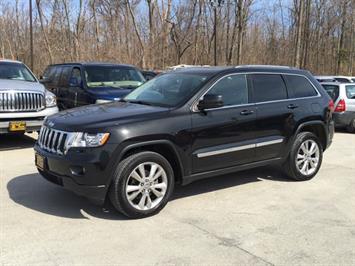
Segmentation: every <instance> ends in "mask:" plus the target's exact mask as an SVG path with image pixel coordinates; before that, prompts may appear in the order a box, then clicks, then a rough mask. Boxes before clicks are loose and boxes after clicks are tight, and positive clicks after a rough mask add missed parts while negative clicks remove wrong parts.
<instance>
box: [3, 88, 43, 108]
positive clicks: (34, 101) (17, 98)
mask: <svg viewBox="0 0 355 266" xmlns="http://www.w3.org/2000/svg"><path fill="white" fill-rule="evenodd" d="M44 103H45V101H44V95H43V94H41V93H37V92H18V91H6V92H0V112H23V111H29V112H36V111H40V110H43V109H44V108H45V104H44Z"/></svg>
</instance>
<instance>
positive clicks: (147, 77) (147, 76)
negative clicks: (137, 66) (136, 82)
mask: <svg viewBox="0 0 355 266" xmlns="http://www.w3.org/2000/svg"><path fill="white" fill-rule="evenodd" d="M141 72H142V75H143V77H144V78H145V80H151V79H153V78H155V77H156V76H157V75H158V74H159V73H157V72H155V71H151V70H142V71H141Z"/></svg>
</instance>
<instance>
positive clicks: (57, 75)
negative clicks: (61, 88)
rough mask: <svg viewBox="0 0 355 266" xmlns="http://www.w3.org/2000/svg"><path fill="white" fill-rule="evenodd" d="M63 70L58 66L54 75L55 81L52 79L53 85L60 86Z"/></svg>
mask: <svg viewBox="0 0 355 266" xmlns="http://www.w3.org/2000/svg"><path fill="white" fill-rule="evenodd" d="M62 69H63V67H60V66H56V67H55V72H54V75H53V79H51V82H52V83H54V84H58V83H59V78H60V75H61V74H62Z"/></svg>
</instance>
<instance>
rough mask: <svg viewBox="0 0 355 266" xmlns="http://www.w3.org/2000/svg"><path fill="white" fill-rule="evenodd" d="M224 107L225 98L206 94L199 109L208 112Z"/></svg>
mask: <svg viewBox="0 0 355 266" xmlns="http://www.w3.org/2000/svg"><path fill="white" fill-rule="evenodd" d="M219 107H223V97H222V95H218V94H206V95H205V96H204V97H203V99H202V100H200V101H199V103H198V105H197V108H198V109H199V110H206V109H212V108H219Z"/></svg>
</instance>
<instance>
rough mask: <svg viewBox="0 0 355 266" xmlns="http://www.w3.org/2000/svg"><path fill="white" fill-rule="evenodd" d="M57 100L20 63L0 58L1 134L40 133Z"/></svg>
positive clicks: (52, 112)
mask: <svg viewBox="0 0 355 266" xmlns="http://www.w3.org/2000/svg"><path fill="white" fill-rule="evenodd" d="M57 112H58V108H57V105H56V97H55V95H54V94H53V93H51V92H49V91H47V90H46V89H45V87H44V86H43V85H42V84H41V83H39V82H38V80H37V78H36V77H35V75H34V74H33V73H32V72H31V70H30V69H29V68H28V67H27V66H26V65H25V64H23V63H21V62H19V61H13V60H4V59H0V134H1V133H24V132H32V131H39V130H40V128H41V126H42V124H43V120H44V118H45V117H46V116H48V115H52V114H55V113H57Z"/></svg>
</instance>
